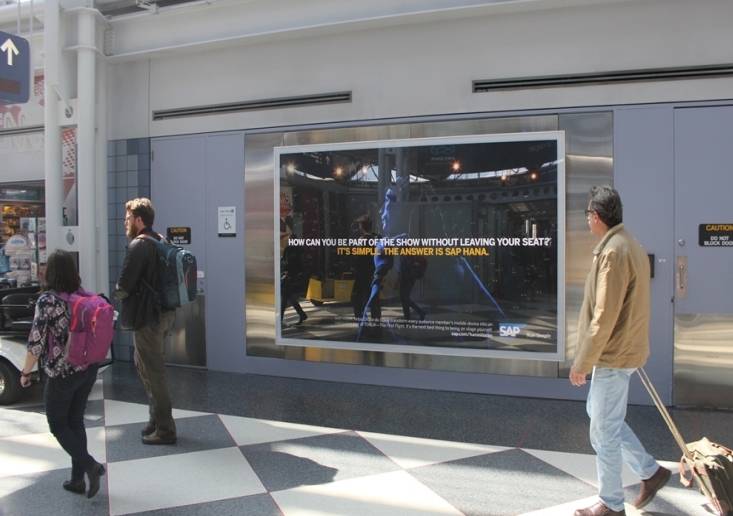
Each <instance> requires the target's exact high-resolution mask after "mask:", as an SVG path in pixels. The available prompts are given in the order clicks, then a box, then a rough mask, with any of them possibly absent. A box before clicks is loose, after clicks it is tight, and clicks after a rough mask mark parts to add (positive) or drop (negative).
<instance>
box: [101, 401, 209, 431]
mask: <svg viewBox="0 0 733 516" xmlns="http://www.w3.org/2000/svg"><path fill="white" fill-rule="evenodd" d="M208 415H210V414H208V413H206V412H194V411H192V410H179V409H173V418H174V419H181V418H184V417H196V416H208ZM104 419H105V424H106V425H107V426H113V425H127V424H129V423H147V422H148V420H149V419H150V414H149V413H148V406H147V405H140V404H139V403H127V402H125V401H115V400H104Z"/></svg>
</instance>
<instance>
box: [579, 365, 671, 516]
mask: <svg viewBox="0 0 733 516" xmlns="http://www.w3.org/2000/svg"><path fill="white" fill-rule="evenodd" d="M634 371H636V369H609V368H603V367H596V368H594V369H593V378H592V379H591V384H590V391H589V392H588V403H587V405H586V410H587V411H588V415H589V416H590V442H591V444H592V445H593V449H595V451H596V466H597V468H598V493H599V494H598V496H599V498H600V499H601V502H603V504H604V505H605V506H606V507H608V508H609V509H611V510H612V511H620V510H621V509H623V508H624V488H623V482H622V480H621V467H622V462H621V461H622V459H623V460H624V461H626V463H627V464H628V465H629V467H630V468H631V471H633V472H634V473H635V474H636V475H638V476H639V477H640V478H641V479H643V480H646V479H648V478H651V476H652V475H654V473H655V472H656V471H657V469H658V468H659V464H657V463H656V461H655V460H654V458H653V457H652V456H651V455H649V454H648V453H647V452H646V450H644V446H643V445H642V444H641V442H640V441H639V438H638V437H636V435H635V434H634V432H633V431H632V430H631V428H629V425H627V424H626V422H625V421H624V419H625V418H626V403H627V399H628V395H629V378H630V377H631V375H632V374H633V373H634Z"/></svg>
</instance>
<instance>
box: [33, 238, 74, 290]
mask: <svg viewBox="0 0 733 516" xmlns="http://www.w3.org/2000/svg"><path fill="white" fill-rule="evenodd" d="M80 286H81V277H79V272H78V271H77V270H76V262H75V261H74V257H73V256H71V254H70V253H68V252H67V251H64V250H63V249H56V250H55V251H54V252H52V253H51V254H49V255H48V258H46V272H45V273H44V275H43V283H42V284H41V292H46V291H47V290H53V291H55V292H59V293H60V292H65V293H67V294H73V293H74V292H76V291H77V290H78V289H79V287H80Z"/></svg>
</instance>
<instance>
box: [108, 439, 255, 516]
mask: <svg viewBox="0 0 733 516" xmlns="http://www.w3.org/2000/svg"><path fill="white" fill-rule="evenodd" d="M107 481H108V486H109V503H110V514H112V515H120V514H130V513H134V512H141V511H152V510H155V509H163V508H166V507H180V506H182V505H190V504H196V503H205V502H211V501H215V500H224V499H227V498H237V497H241V496H249V495H253V494H257V493H264V492H266V491H265V488H264V486H263V485H262V483H261V482H260V481H259V479H258V478H257V475H255V473H254V471H253V470H252V468H251V467H250V465H249V463H248V462H247V460H246V459H245V458H244V456H243V455H242V453H241V452H240V451H239V448H223V449H219V450H208V451H203V452H195V453H181V454H177V455H168V456H165V457H155V458H150V459H138V460H129V461H124V462H112V463H110V464H108V466H107Z"/></svg>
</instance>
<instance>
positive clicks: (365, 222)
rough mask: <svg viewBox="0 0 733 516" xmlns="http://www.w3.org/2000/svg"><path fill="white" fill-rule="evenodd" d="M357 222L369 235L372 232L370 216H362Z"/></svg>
mask: <svg viewBox="0 0 733 516" xmlns="http://www.w3.org/2000/svg"><path fill="white" fill-rule="evenodd" d="M356 221H357V222H358V223H359V225H360V226H361V227H363V228H364V231H366V232H367V233H369V232H370V231H371V230H372V218H371V216H369V215H362V216H361V217H359V218H358V219H356Z"/></svg>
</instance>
